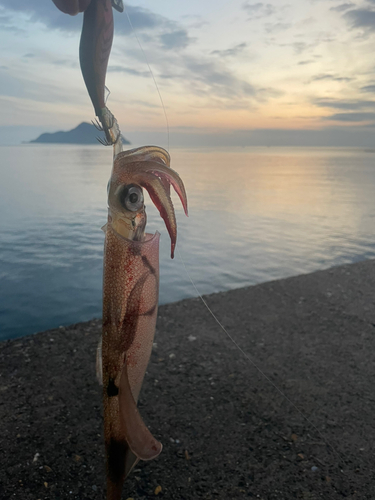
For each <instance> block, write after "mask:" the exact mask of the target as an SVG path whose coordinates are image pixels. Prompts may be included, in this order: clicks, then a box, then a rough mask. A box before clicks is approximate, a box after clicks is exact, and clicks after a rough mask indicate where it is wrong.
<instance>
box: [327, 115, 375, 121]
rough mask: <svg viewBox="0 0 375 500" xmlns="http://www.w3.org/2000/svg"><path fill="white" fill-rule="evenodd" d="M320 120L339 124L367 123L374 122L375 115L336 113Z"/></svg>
mask: <svg viewBox="0 0 375 500" xmlns="http://www.w3.org/2000/svg"><path fill="white" fill-rule="evenodd" d="M322 119H323V120H330V121H331V120H332V121H340V122H368V121H373V120H375V113H336V114H334V115H329V116H324V117H323V118H322Z"/></svg>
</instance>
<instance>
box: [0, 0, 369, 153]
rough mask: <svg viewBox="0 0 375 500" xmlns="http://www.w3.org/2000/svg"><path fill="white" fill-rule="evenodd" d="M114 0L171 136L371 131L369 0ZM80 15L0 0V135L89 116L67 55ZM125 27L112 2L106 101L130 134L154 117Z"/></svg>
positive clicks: (157, 123) (137, 135) (358, 137)
mask: <svg viewBox="0 0 375 500" xmlns="http://www.w3.org/2000/svg"><path fill="white" fill-rule="evenodd" d="M126 8H127V13H128V14H129V17H130V19H131V22H132V24H133V26H134V28H135V33H136V35H137V37H138V39H139V41H140V43H141V45H142V49H143V51H144V54H145V55H146V58H147V61H148V62H149V64H150V66H151V68H152V71H153V73H154V76H155V79H156V81H157V84H158V87H159V89H160V92H161V94H162V98H163V101H164V103H165V108H166V112H167V115H168V120H169V124H170V127H171V134H172V135H173V131H176V133H177V135H178V137H179V141H180V142H181V141H182V143H183V142H184V141H183V140H182V136H183V135H184V136H185V137H186V138H187V137H188V136H190V137H193V135H194V134H198V133H204V134H211V135H215V134H216V133H217V132H218V131H221V133H222V134H226V137H229V135H231V133H233V132H234V131H236V130H239V131H241V133H243V132H244V131H249V132H250V131H254V130H257V131H269V130H272V131H277V130H281V131H283V130H286V131H288V130H298V131H315V132H316V133H318V132H320V133H321V134H322V137H326V136H327V134H328V135H329V137H331V138H332V145H335V141H336V142H337V140H338V139H337V138H338V137H339V136H340V134H339V132H340V130H341V129H345V131H346V132H349V131H350V132H351V135H350V137H351V138H352V139H353V145H356V141H357V142H358V141H359V142H358V144H359V145H361V144H362V143H364V144H367V143H369V144H368V145H370V143H371V142H372V137H373V134H372V129H373V126H374V124H375V112H374V108H375V100H374V99H373V95H374V93H375V76H374V61H373V43H374V40H373V35H374V31H375V5H374V2H370V1H367V2H366V1H364V2H357V3H352V2H349V3H344V2H343V1H341V2H340V1H339V0H332V1H329V2H328V1H325V2H323V1H320V0H301V1H297V0H292V1H291V2H289V3H284V2H280V1H274V2H273V3H262V2H256V1H250V0H247V1H243V0H240V1H232V2H227V1H224V0H223V1H219V2H212V1H207V2H198V1H193V2H189V5H186V3H180V2H172V1H170V0H162V1H158V2H154V1H151V0H142V1H138V2H133V3H131V4H130V3H129V4H127V6H126ZM81 23H82V16H80V15H78V16H76V17H70V16H67V15H64V14H62V13H60V12H59V11H58V10H57V9H56V7H55V6H54V5H53V3H52V1H49V0H45V1H43V2H42V1H38V2H29V1H28V0H18V1H15V0H0V48H1V52H2V54H3V57H2V62H1V66H0V101H1V104H2V113H1V118H0V120H1V124H0V126H1V127H2V128H1V131H2V134H1V136H2V139H1V143H2V144H5V143H6V141H7V140H9V139H10V138H12V137H14V135H15V134H14V132H13V133H12V131H11V130H10V127H15V128H14V131H17V134H16V135H17V136H18V137H19V139H20V140H26V139H29V138H32V137H34V136H35V135H36V134H37V133H38V132H39V131H55V130H59V129H69V128H73V127H74V126H76V125H77V124H78V123H79V122H81V121H89V120H90V119H92V118H93V110H92V106H91V103H90V101H89V98H88V96H87V92H86V89H85V86H84V84H83V80H82V76H81V72H80V68H79V63H78V45H79V38H80V30H81ZM135 33H134V32H133V31H132V29H131V27H130V25H129V21H128V19H127V17H126V15H125V14H118V13H116V15H115V39H114V44H113V49H112V55H111V59H110V62H109V68H108V74H107V86H108V87H109V88H110V90H111V94H110V97H109V100H108V106H109V107H110V109H112V110H113V111H114V112H115V114H116V116H117V118H118V120H119V122H120V124H121V127H122V129H123V130H124V134H125V135H126V136H129V137H130V139H131V140H132V142H133V141H138V140H141V139H142V133H145V131H148V132H150V133H152V131H154V132H155V133H162V131H163V129H164V128H165V118H164V114H163V110H162V108H161V104H160V98H159V95H158V92H157V90H156V88H155V84H154V82H153V79H152V77H151V75H150V72H149V69H148V66H147V62H146V60H145V56H144V54H143V52H142V50H141V49H140V47H139V45H138V41H137V39H136V36H135ZM12 130H13V129H12ZM259 133H260V132H259ZM264 133H265V134H266V135H264V140H265V141H266V142H267V140H268V139H267V140H266V136H267V137H269V133H268V132H264ZM274 133H275V132H273V133H272V134H271V135H272V138H271V139H269V140H271V142H272V141H273V140H274V139H273V137H274ZM267 134H268V135H267ZM176 137H177V136H176ZM262 137H263V136H262ZM311 137H312V136H311ZM311 137H310V139H309V141H310V142H311V140H312V139H311ZM314 137H315V136H314ZM335 137H336V139H335ZM314 140H315V141H318V142H319V140H318V136H316V137H315V139H314ZM314 140H312V142H314ZM13 142H14V141H13ZM344 142H345V141H344ZM228 145H230V141H229V142H228Z"/></svg>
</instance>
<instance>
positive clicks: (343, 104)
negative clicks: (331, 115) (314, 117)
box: [313, 99, 375, 110]
mask: <svg viewBox="0 0 375 500" xmlns="http://www.w3.org/2000/svg"><path fill="white" fill-rule="evenodd" d="M313 104H315V105H316V106H319V107H322V108H333V109H348V110H358V109H368V108H375V101H362V100H355V101H345V100H342V101H340V100H337V99H315V100H314V101H313Z"/></svg>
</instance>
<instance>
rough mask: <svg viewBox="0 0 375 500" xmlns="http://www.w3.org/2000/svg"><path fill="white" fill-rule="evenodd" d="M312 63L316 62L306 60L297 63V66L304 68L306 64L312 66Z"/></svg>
mask: <svg viewBox="0 0 375 500" xmlns="http://www.w3.org/2000/svg"><path fill="white" fill-rule="evenodd" d="M314 62H316V61H313V60H312V59H308V60H306V61H299V62H298V63H297V64H298V66H304V65H306V64H312V63H314Z"/></svg>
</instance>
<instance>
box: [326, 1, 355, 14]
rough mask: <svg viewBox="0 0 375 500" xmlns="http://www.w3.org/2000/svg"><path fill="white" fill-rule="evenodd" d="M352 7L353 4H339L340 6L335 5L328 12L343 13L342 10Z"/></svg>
mask: <svg viewBox="0 0 375 500" xmlns="http://www.w3.org/2000/svg"><path fill="white" fill-rule="evenodd" d="M354 6H355V4H354V3H341V4H340V5H336V7H331V8H330V9H329V10H332V11H333V12H344V10H348V9H351V8H352V7H354Z"/></svg>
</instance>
